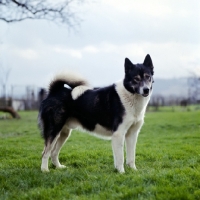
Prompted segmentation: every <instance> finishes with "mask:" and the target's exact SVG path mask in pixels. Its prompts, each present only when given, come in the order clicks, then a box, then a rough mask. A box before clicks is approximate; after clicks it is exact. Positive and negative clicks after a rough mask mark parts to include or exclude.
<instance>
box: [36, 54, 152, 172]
mask: <svg viewBox="0 0 200 200" xmlns="http://www.w3.org/2000/svg"><path fill="white" fill-rule="evenodd" d="M124 72H125V74H124V78H123V80H121V81H118V82H116V83H114V84H113V85H110V86H107V87H101V88H92V87H91V86H90V85H89V84H88V83H87V81H86V80H84V79H83V78H81V77H79V76H75V75H72V74H60V75H57V76H56V77H55V78H54V79H53V81H52V82H51V83H50V86H49V92H48V95H47V97H46V99H44V100H43V101H42V103H41V105H40V109H39V115H38V125H39V127H40V129H41V133H42V136H43V138H44V141H45V146H44V150H43V153H42V164H41V170H42V171H44V172H48V171H49V168H48V160H49V158H50V157H51V160H52V163H53V164H54V165H55V166H56V168H65V166H64V165H61V164H60V162H59V152H60V149H61V147H62V146H63V144H64V143H65V141H66V140H67V139H68V138H69V136H70V134H71V130H73V129H77V128H79V129H81V130H84V131H87V132H89V133H94V134H96V135H99V136H103V137H109V138H111V144H112V150H113V157H114V166H115V168H116V169H117V171H119V172H120V173H124V172H125V171H124V150H123V148H124V143H125V144H126V164H127V165H128V166H129V167H131V168H133V169H135V170H136V165H135V152H136V142H137V138H138V134H139V132H140V129H141V127H142V125H143V123H144V115H145V111H146V107H147V104H148V102H149V100H150V96H151V94H152V85H153V82H154V81H153V75H154V66H153V62H152V60H151V57H150V55H148V54H147V55H146V57H145V59H144V62H143V63H142V64H133V63H132V62H131V61H130V60H129V59H128V58H125V63H124Z"/></svg>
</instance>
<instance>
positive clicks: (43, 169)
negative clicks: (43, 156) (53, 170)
mask: <svg viewBox="0 0 200 200" xmlns="http://www.w3.org/2000/svg"><path fill="white" fill-rule="evenodd" d="M41 171H42V172H44V173H46V172H49V169H48V168H47V169H46V168H41Z"/></svg>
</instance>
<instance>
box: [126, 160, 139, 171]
mask: <svg viewBox="0 0 200 200" xmlns="http://www.w3.org/2000/svg"><path fill="white" fill-rule="evenodd" d="M127 165H128V167H130V168H131V169H134V170H137V168H136V166H135V164H133V162H130V163H127Z"/></svg>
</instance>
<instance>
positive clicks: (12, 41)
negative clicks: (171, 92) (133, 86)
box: [0, 0, 200, 87]
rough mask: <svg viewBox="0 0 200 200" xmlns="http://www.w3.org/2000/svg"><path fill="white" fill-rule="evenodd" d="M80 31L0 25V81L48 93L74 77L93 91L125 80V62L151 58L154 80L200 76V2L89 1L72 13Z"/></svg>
mask: <svg viewBox="0 0 200 200" xmlns="http://www.w3.org/2000/svg"><path fill="white" fill-rule="evenodd" d="M75 10H76V12H77V16H78V17H80V18H81V23H80V26H79V27H76V28H75V29H70V30H69V29H68V27H66V26H64V25H58V24H55V23H53V22H49V21H45V20H25V21H23V22H19V23H13V24H7V23H5V22H3V21H0V70H1V73H0V78H1V79H2V74H3V73H2V69H3V70H4V71H5V70H6V69H9V70H10V73H9V76H8V80H7V84H8V85H33V86H38V87H46V86H47V85H48V83H49V81H50V80H51V79H52V77H53V76H54V74H55V73H59V72H62V71H63V70H66V71H74V72H78V73H79V74H82V75H83V76H84V77H86V78H87V79H88V80H89V82H90V83H91V84H92V85H94V86H104V85H108V84H112V83H113V82H116V81H118V80H120V79H122V78H123V76H124V59H125V58H126V57H128V58H129V59H130V60H131V61H132V62H133V63H134V64H136V63H143V61H144V58H145V56H146V54H150V56H151V58H152V61H153V64H154V71H155V78H165V79H166V78H179V77H186V76H188V75H190V74H191V73H195V74H200V56H199V55H200V12H199V11H200V1H199V0H176V1H174V0H163V1H160V0H151V1H149V0H123V1H121V0H98V1H92V0H90V1H89V0H88V1H87V2H86V3H82V4H79V5H78V6H76V7H75Z"/></svg>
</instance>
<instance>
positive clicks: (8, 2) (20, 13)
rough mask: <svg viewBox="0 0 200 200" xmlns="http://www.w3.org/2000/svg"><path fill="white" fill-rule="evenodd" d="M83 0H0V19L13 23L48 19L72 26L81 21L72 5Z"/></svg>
mask: <svg viewBox="0 0 200 200" xmlns="http://www.w3.org/2000/svg"><path fill="white" fill-rule="evenodd" d="M82 1H84V0H62V1H53V0H0V20H3V21H5V22H7V23H11V22H19V21H23V20H25V19H46V20H50V21H54V22H58V23H62V24H66V25H67V26H68V27H69V28H70V27H73V26H75V25H77V24H79V22H80V19H79V18H78V17H77V16H76V14H75V13H74V12H73V11H72V7H73V5H74V4H76V3H78V2H82Z"/></svg>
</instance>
